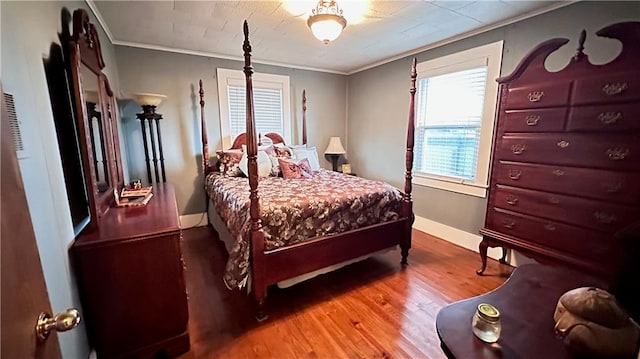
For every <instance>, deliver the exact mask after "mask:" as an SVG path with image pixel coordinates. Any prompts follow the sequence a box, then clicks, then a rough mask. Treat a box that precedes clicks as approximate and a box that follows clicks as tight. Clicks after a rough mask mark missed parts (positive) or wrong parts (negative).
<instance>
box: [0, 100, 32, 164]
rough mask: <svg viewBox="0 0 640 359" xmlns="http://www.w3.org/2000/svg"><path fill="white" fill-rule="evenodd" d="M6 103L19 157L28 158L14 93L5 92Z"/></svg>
mask: <svg viewBox="0 0 640 359" xmlns="http://www.w3.org/2000/svg"><path fill="white" fill-rule="evenodd" d="M4 103H5V104H6V106H7V112H8V113H9V128H10V129H11V138H13V144H14V146H15V148H16V154H17V156H18V158H19V159H22V158H26V157H27V151H26V150H25V148H24V141H23V140H22V129H21V123H20V121H19V120H18V115H17V114H16V105H15V102H14V101H13V95H12V94H9V93H6V92H5V93H4Z"/></svg>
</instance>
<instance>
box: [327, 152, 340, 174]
mask: <svg viewBox="0 0 640 359" xmlns="http://www.w3.org/2000/svg"><path fill="white" fill-rule="evenodd" d="M327 156H329V157H331V166H333V170H334V171H335V172H338V158H339V157H340V155H327Z"/></svg>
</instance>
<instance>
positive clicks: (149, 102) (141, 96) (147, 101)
mask: <svg viewBox="0 0 640 359" xmlns="http://www.w3.org/2000/svg"><path fill="white" fill-rule="evenodd" d="M131 97H133V100H134V101H135V102H137V103H138V105H140V106H158V105H160V103H162V101H163V100H164V99H165V98H167V96H165V95H159V94H155V93H137V94H133V95H131Z"/></svg>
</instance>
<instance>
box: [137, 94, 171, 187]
mask: <svg viewBox="0 0 640 359" xmlns="http://www.w3.org/2000/svg"><path fill="white" fill-rule="evenodd" d="M132 97H133V100H134V101H136V102H137V103H138V105H140V106H142V113H138V114H136V117H137V118H138V119H139V120H140V128H141V130H142V143H143V144H144V159H145V163H146V166H147V181H148V183H149V184H151V183H153V179H154V177H155V182H156V183H161V182H166V181H167V176H166V174H165V170H164V155H163V153H162V134H161V132H160V120H162V114H160V113H157V112H156V107H157V106H159V105H160V103H162V101H163V100H164V99H165V98H167V96H165V95H159V94H151V93H139V94H134V95H132ZM154 128H155V131H154ZM147 129H149V138H148V139H147ZM149 144H151V158H150V157H149ZM151 162H153V175H154V176H152V172H151ZM158 162H160V171H158Z"/></svg>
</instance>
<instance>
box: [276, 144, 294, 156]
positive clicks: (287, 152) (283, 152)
mask: <svg viewBox="0 0 640 359" xmlns="http://www.w3.org/2000/svg"><path fill="white" fill-rule="evenodd" d="M274 150H275V151H276V157H279V158H284V159H288V158H291V156H292V155H293V153H292V152H291V149H290V148H289V147H286V146H282V147H279V146H274Z"/></svg>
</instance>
